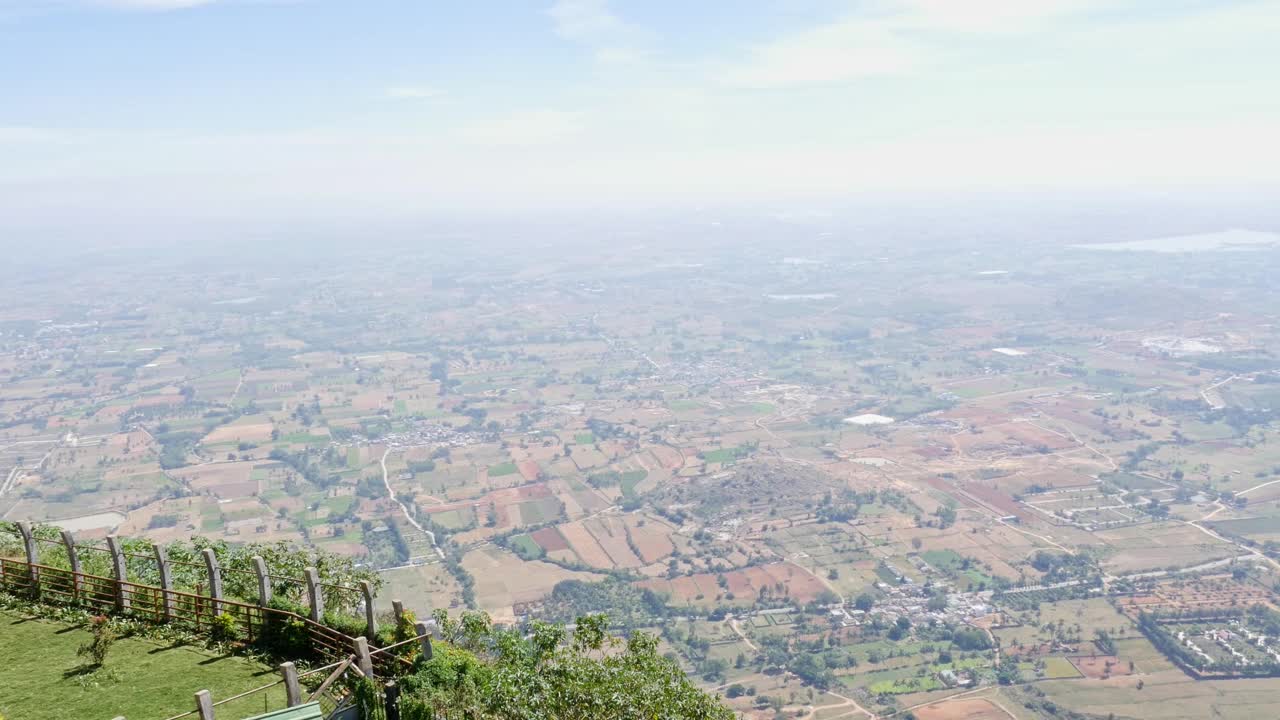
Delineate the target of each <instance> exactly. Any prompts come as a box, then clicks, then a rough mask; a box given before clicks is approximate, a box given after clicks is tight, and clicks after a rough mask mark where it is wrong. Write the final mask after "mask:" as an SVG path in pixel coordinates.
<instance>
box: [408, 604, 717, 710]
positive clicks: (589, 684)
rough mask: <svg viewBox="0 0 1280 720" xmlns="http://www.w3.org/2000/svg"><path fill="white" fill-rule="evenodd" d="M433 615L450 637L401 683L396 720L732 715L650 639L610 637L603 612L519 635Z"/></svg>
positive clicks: (479, 618) (483, 622) (482, 617)
mask: <svg viewBox="0 0 1280 720" xmlns="http://www.w3.org/2000/svg"><path fill="white" fill-rule="evenodd" d="M436 619H437V622H438V624H439V625H440V629H441V633H440V634H441V638H442V639H446V638H447V639H448V640H449V642H447V643H440V644H439V645H438V646H437V650H436V652H435V654H434V655H433V657H432V659H431V660H427V661H420V662H419V665H418V671H417V672H416V673H415V674H413V675H411V676H409V677H407V678H403V679H402V680H401V681H400V688H401V691H402V699H401V704H400V710H401V717H402V718H404V720H427V719H428V718H434V717H438V716H439V715H441V714H447V715H448V716H449V717H468V718H473V719H474V720H517V719H520V720H523V719H524V718H557V720H588V719H589V718H590V719H594V718H611V719H618V720H633V719H634V720H650V719H652V718H673V719H674V718H699V719H702V718H706V719H709V720H728V718H731V717H733V714H732V712H731V711H730V710H729V709H728V708H727V707H725V706H724V705H723V704H721V703H720V701H719V698H717V697H715V696H712V695H709V694H707V693H705V692H703V691H702V690H700V689H698V688H697V687H696V686H694V685H693V684H692V683H691V682H690V681H689V679H688V678H687V677H686V676H685V674H684V672H683V671H681V669H680V668H679V667H678V666H677V665H675V664H674V663H673V662H671V661H670V660H668V659H666V658H664V657H662V656H661V655H659V654H658V641H657V638H656V637H654V636H652V635H650V634H648V633H643V632H635V633H632V634H631V636H630V637H629V638H627V639H626V640H620V639H618V638H615V637H613V636H611V635H609V634H608V627H609V624H608V619H607V618H606V617H605V616H604V615H588V616H584V617H581V618H578V620H577V623H576V629H575V630H574V632H573V633H572V634H570V633H569V632H568V631H567V630H566V629H565V628H564V626H561V625H553V624H549V623H543V622H534V623H532V625H531V626H530V627H529V628H528V633H527V635H526V634H522V633H520V632H517V631H513V630H505V629H498V628H494V627H493V624H492V622H491V621H490V619H489V616H488V615H486V614H484V613H478V612H467V613H463V615H462V617H461V618H460V619H458V620H455V619H453V618H450V617H448V615H447V614H446V613H443V612H437V615H436Z"/></svg>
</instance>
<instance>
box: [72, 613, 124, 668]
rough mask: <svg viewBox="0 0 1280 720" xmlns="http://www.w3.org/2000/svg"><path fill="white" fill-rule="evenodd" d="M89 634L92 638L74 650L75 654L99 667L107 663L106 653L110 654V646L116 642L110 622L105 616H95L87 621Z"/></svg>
mask: <svg viewBox="0 0 1280 720" xmlns="http://www.w3.org/2000/svg"><path fill="white" fill-rule="evenodd" d="M89 632H91V633H92V634H93V636H92V637H91V638H90V639H89V642H87V643H85V644H84V645H81V646H80V648H79V649H78V650H76V654H77V655H79V656H80V657H89V658H90V659H91V660H93V664H94V665H98V666H101V665H102V664H103V663H104V662H106V661H107V653H109V652H111V646H112V645H114V644H115V642H116V631H115V628H113V627H111V621H110V620H109V619H108V618H107V617H106V616H105V615H97V616H95V617H94V618H93V619H92V620H90V621H89Z"/></svg>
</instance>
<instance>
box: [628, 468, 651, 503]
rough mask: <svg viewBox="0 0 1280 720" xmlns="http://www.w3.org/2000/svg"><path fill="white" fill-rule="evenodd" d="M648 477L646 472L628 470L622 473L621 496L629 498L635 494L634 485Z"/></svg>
mask: <svg viewBox="0 0 1280 720" xmlns="http://www.w3.org/2000/svg"><path fill="white" fill-rule="evenodd" d="M648 475H649V471H648V470H628V471H626V472H624V473H622V494H623V495H626V496H627V497H631V496H632V495H635V494H636V485H639V484H640V481H641V480H644V479H645V477H647V476H648Z"/></svg>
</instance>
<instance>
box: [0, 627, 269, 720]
mask: <svg viewBox="0 0 1280 720" xmlns="http://www.w3.org/2000/svg"><path fill="white" fill-rule="evenodd" d="M88 639H89V632H88V631H87V630H84V629H81V628H78V627H74V626H67V625H61V624H55V623H51V622H45V621H42V620H32V619H26V618H22V617H19V616H17V615H13V614H9V613H0V714H3V715H4V716H5V717H8V718H14V719H15V720H18V719H20V720H65V718H111V717H117V716H124V717H127V718H137V719H138V720H146V719H147V718H166V717H171V716H173V715H178V714H180V713H183V712H186V711H188V710H193V709H195V704H194V699H193V696H194V694H195V693H196V692H198V691H200V690H208V691H209V692H210V693H212V695H213V699H214V701H215V702H216V701H218V700H219V699H223V698H228V697H231V696H233V695H238V694H240V693H242V692H245V691H247V690H252V689H254V688H257V687H262V686H264V685H270V684H271V683H273V682H275V681H276V680H278V679H279V675H278V673H277V672H276V671H275V670H274V669H272V668H269V667H267V666H265V665H259V664H257V663H254V662H251V661H249V660H246V659H244V658H238V657H222V656H218V655H214V654H213V653H209V652H205V651H204V650H199V649H196V648H193V647H190V646H185V645H163V644H160V643H158V642H153V641H150V640H143V639H137V638H125V639H121V640H117V641H116V643H115V645H114V646H113V647H112V649H111V652H110V654H108V655H107V660H106V663H105V664H104V667H103V669H101V670H98V671H96V672H92V673H89V672H87V671H86V668H85V666H84V664H83V662H82V659H81V658H79V657H77V656H76V649H77V648H78V647H80V645H82V644H83V643H85V642H86V641H87V640H88ZM283 687H284V686H283V685H280V686H277V687H275V688H272V689H271V690H268V691H265V692H263V693H257V694H254V695H251V696H249V697H247V698H244V699H242V700H236V701H233V702H230V703H227V704H226V705H220V706H219V707H218V716H219V717H227V718H241V717H248V716H250V715H255V714H260V713H262V712H263V711H264V707H265V708H266V709H267V710H278V709H281V708H283V707H284V689H283ZM264 698H265V702H266V704H265V706H264Z"/></svg>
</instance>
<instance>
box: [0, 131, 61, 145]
mask: <svg viewBox="0 0 1280 720" xmlns="http://www.w3.org/2000/svg"><path fill="white" fill-rule="evenodd" d="M67 139H69V136H68V134H67V133H65V132H62V131H59V130H49V129H47V128H37V127H4V126H0V145H6V144H12V145H25V144H34V143H50V142H62V141H65V140H67Z"/></svg>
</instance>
